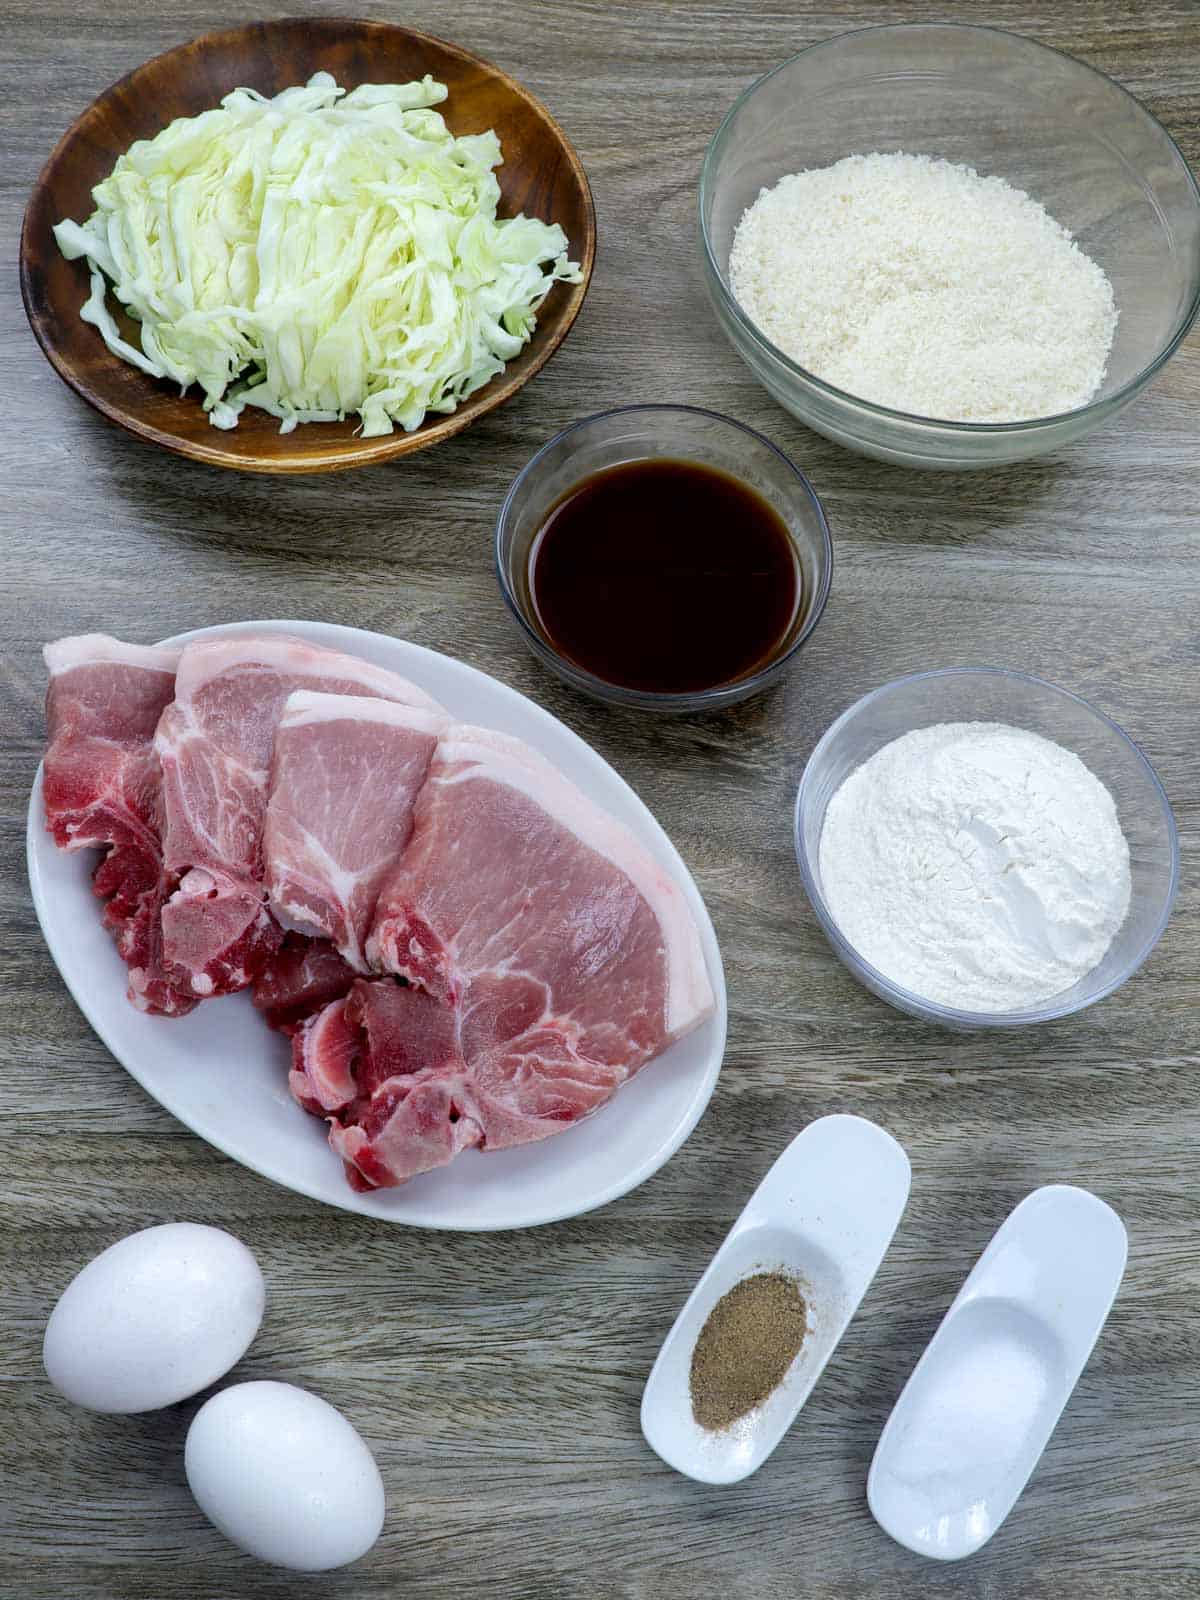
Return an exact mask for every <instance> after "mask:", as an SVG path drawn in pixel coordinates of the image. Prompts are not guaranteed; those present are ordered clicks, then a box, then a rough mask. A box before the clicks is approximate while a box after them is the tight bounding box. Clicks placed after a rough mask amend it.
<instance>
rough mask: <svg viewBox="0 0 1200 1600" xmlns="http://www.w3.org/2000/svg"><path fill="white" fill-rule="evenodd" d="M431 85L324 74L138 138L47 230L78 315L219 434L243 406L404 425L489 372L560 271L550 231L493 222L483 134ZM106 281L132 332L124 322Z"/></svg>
mask: <svg viewBox="0 0 1200 1600" xmlns="http://www.w3.org/2000/svg"><path fill="white" fill-rule="evenodd" d="M445 98H446V89H445V86H444V85H442V84H440V83H435V82H434V81H433V79H432V78H430V77H426V78H424V79H422V80H421V82H419V83H406V84H363V85H361V86H360V87H359V88H357V89H354V90H352V91H351V92H350V93H349V94H347V93H346V91H345V90H344V89H341V88H339V87H338V85H337V84H336V83H335V82H334V80H333V78H332V77H330V75H329V74H328V73H327V72H318V73H317V74H316V75H315V76H314V77H312V78H310V79H309V81H308V83H307V84H306V85H305V86H303V87H300V86H297V87H295V88H291V89H285V90H284V91H283V93H282V94H278V95H276V96H275V98H274V99H266V98H264V96H262V95H260V94H258V93H256V92H255V91H254V90H253V89H235V90H234V92H233V93H232V94H229V95H226V97H225V99H224V100H223V101H222V102H221V105H220V108H219V109H215V110H212V111H206V112H204V113H203V114H202V115H201V116H198V117H182V118H180V119H178V120H177V121H175V122H172V123H171V124H170V126H169V127H167V128H164V129H163V131H162V132H161V133H160V134H158V135H157V137H156V138H154V139H149V140H145V139H143V140H139V141H138V142H137V143H136V144H134V145H132V146H131V147H130V149H129V150H128V151H126V153H125V154H124V155H123V156H121V157H120V159H119V160H118V162H117V164H116V166H115V167H114V169H113V171H112V174H111V175H110V176H109V177H108V178H106V179H105V180H104V182H103V183H100V184H97V186H96V188H95V189H94V190H93V191H92V197H93V199H94V200H95V202H96V210H95V212H94V213H93V214H92V216H91V217H89V218H88V220H87V221H86V222H85V223H84V224H83V225H82V226H80V225H79V224H78V223H75V222H70V221H67V222H60V223H59V224H58V226H57V227H56V228H55V230H54V236H55V238H56V239H57V241H58V246H59V249H60V250H61V251H62V253H63V254H64V255H65V256H66V257H67V258H68V260H75V259H77V258H78V257H80V256H84V257H86V258H87V260H88V262H89V264H90V267H91V294H90V295H89V296H88V299H87V301H86V303H85V304H84V306H83V309H82V312H81V313H80V314H81V316H82V317H83V319H84V321H85V322H91V323H94V324H95V326H96V327H97V328H98V329H99V331H100V334H101V336H102V338H103V339H104V342H105V343H106V344H107V345H108V347H109V349H110V350H112V351H113V353H114V354H115V355H118V356H120V357H121V359H122V360H124V361H129V362H132V364H133V365H134V366H137V367H140V368H141V369H142V370H143V371H144V372H147V373H150V374H151V375H152V376H154V377H156V378H169V379H171V380H172V381H173V382H175V383H178V384H179V385H180V386H181V388H182V389H187V388H188V387H189V386H190V385H191V384H193V383H196V384H199V386H200V388H201V389H202V390H203V391H204V408H205V410H206V411H207V412H208V415H209V421H210V422H212V423H213V424H214V426H216V427H218V428H232V427H235V426H236V424H237V421H238V418H239V416H240V415H241V413H242V411H243V410H244V408H245V407H246V406H257V407H260V408H261V409H262V410H264V411H267V412H269V413H270V414H271V415H272V416H274V417H278V418H279V419H280V431H281V432H283V433H288V432H290V431H291V430H292V429H293V428H294V427H295V426H296V424H297V423H299V422H326V421H334V420H340V419H341V418H343V417H345V416H347V415H349V414H351V413H355V412H356V413H357V414H358V415H359V417H361V419H362V432H363V434H364V435H368V436H371V435H376V434H386V433H391V431H392V429H393V426H394V425H399V426H400V427H401V428H403V429H405V430H406V431H409V432H411V431H412V429H414V428H416V427H418V426H419V425H420V423H421V422H422V420H423V419H424V417H425V414H426V412H429V411H437V412H448V411H453V410H454V409H455V408H456V407H457V405H458V404H459V402H460V401H462V400H465V399H466V397H467V396H468V395H469V394H472V393H474V391H475V390H476V389H478V388H480V387H481V386H482V385H483V384H485V383H487V382H488V381H489V380H490V379H491V378H493V377H495V376H496V374H497V373H499V372H502V371H503V369H504V365H505V363H506V362H508V361H510V360H511V359H512V358H513V356H515V355H516V354H517V352H518V351H519V350H520V349H521V348H522V346H523V345H525V344H526V343H527V342H528V341H529V339H530V337H531V336H532V334H533V330H534V328H535V327H536V325H537V315H536V313H537V309H538V307H539V306H540V305H541V303H542V300H543V299H544V298H545V296H546V294H547V293H548V292H549V290H550V288H551V287H552V286H553V284H554V283H555V282H556V281H559V280H563V281H566V282H571V283H577V282H579V281H580V272H579V268H578V266H577V265H576V263H575V262H573V261H569V260H568V259H567V248H568V246H567V239H566V235H565V234H564V233H563V230H562V229H561V228H560V227H559V226H558V225H557V224H547V223H544V222H539V221H537V220H536V219H534V218H531V217H526V216H517V217H511V218H505V219H497V216H496V206H497V203H498V202H499V198H500V187H499V184H498V183H497V182H496V177H495V173H494V168H496V167H498V166H499V165H500V162H501V153H500V142H499V140H498V139H497V137H496V135H495V133H493V132H491V131H490V130H489V131H488V132H487V133H478V134H471V135H468V136H467V137H464V138H455V137H454V135H453V134H452V133H451V132H450V131H449V129H448V128H447V127H446V124H445V122H444V121H443V120H442V117H441V116H440V114H439V113H438V112H436V111H434V110H433V109H432V108H433V107H434V106H435V105H438V104H439V103H440V102H441V101H443V100H445ZM107 280H111V282H112V287H113V292H114V294H115V295H116V297H117V299H118V300H119V301H120V302H121V303H122V304H123V305H124V306H126V307H127V308H128V310H129V311H130V313H131V314H132V315H133V316H134V317H135V318H136V319H137V321H138V322H139V323H140V325H141V349H140V350H138V349H136V348H135V347H134V346H133V345H131V344H130V343H129V342H128V341H127V340H125V339H123V338H122V337H121V334H120V331H119V329H118V327H117V323H116V320H115V318H114V316H113V314H112V312H111V310H110V309H109V306H108V304H107V301H106V291H107V287H108V283H107Z"/></svg>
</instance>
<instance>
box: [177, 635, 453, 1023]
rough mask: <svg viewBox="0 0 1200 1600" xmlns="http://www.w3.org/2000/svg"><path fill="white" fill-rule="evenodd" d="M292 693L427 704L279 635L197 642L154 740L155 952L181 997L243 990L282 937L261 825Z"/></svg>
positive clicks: (367, 669) (368, 670)
mask: <svg viewBox="0 0 1200 1600" xmlns="http://www.w3.org/2000/svg"><path fill="white" fill-rule="evenodd" d="M296 689H316V690H321V691H323V692H324V693H327V694H352V695H363V696H369V697H378V698H382V699H385V700H396V701H400V702H402V703H404V704H407V705H416V706H424V707H426V708H427V709H430V710H436V709H437V706H436V703H435V702H434V701H432V700H430V698H429V696H428V695H426V694H425V693H424V691H423V690H421V689H418V688H417V687H416V686H415V684H411V683H409V682H408V681H407V679H404V678H401V677H398V676H397V675H396V674H395V673H392V672H387V671H385V670H384V669H383V668H381V667H374V666H372V665H371V664H370V663H369V662H366V661H362V660H359V659H358V658H356V657H353V656H346V655H341V654H340V653H339V652H337V651H334V650H324V649H321V648H320V647H318V646H316V645H310V644H306V643H305V642H304V641H303V640H301V639H292V638H288V637H286V636H285V635H282V634H268V635H263V636H260V637H256V636H253V635H245V634H243V635H239V636H233V637H229V638H222V639H203V640H197V641H196V642H195V643H194V644H190V645H188V646H187V647H186V648H185V650H184V651H183V654H182V656H181V657H180V661H179V669H178V672H177V674H176V680H175V699H174V702H173V703H172V704H171V705H169V706H168V707H167V708H166V710H165V711H164V712H163V715H162V719H161V721H160V722H159V725H158V732H157V734H156V736H155V741H154V745H155V749H156V751H157V752H158V756H159V760H160V762H161V764H162V776H163V803H164V820H165V826H164V832H163V856H164V861H165V864H166V868H167V871H168V872H169V873H172V874H173V875H174V876H175V879H176V881H177V882H178V888H177V889H176V891H175V893H174V894H173V895H172V896H171V898H170V899H169V900H168V902H167V904H166V905H165V906H164V907H163V916H162V926H163V948H164V953H165V957H166V960H167V962H168V963H170V965H171V967H172V969H173V970H174V971H175V972H176V973H177V974H178V981H179V983H180V984H181V986H183V987H184V988H186V989H187V990H188V991H189V992H190V993H192V994H195V995H198V996H200V997H202V998H203V997H205V996H208V995H215V994H229V993H232V992H233V991H234V990H236V989H242V988H245V987H246V985H247V984H248V983H250V982H251V981H252V980H253V978H254V976H255V974H256V972H258V971H260V970H261V968H262V967H263V966H264V965H265V963H266V962H267V960H268V959H269V958H270V955H271V953H272V951H274V950H275V949H276V948H277V947H278V945H279V941H280V931H279V928H278V927H277V925H276V924H275V922H274V920H273V918H272V917H271V915H270V912H269V911H268V909H267V904H266V899H265V892H264V889H263V885H262V876H263V863H262V828H263V818H264V814H265V811H266V804H267V783H268V776H269V768H270V761H271V751H272V746H273V744H274V738H275V727H276V724H277V723H278V721H279V716H280V713H281V711H282V709H283V704H284V702H285V700H286V699H287V697H288V695H289V694H291V693H292V692H293V690H296Z"/></svg>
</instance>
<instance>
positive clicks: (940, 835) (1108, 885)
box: [819, 722, 1130, 1011]
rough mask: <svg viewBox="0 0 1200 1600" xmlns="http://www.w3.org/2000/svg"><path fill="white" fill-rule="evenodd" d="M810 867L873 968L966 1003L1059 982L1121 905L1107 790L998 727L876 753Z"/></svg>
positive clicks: (959, 729)
mask: <svg viewBox="0 0 1200 1600" xmlns="http://www.w3.org/2000/svg"><path fill="white" fill-rule="evenodd" d="M819 864H820V876H821V888H822V891H823V893H824V896H825V899H826V902H827V903H828V906H829V909H830V911H831V912H832V914H833V918H834V921H835V922H836V923H837V925H838V927H839V928H840V929H841V931H842V932H843V933H844V934H845V936H846V938H847V939H848V940H849V941H850V942H851V944H853V945H854V947H855V949H856V950H858V951H859V953H860V954H861V955H862V956H864V957H865V959H866V960H867V961H869V962H870V963H871V965H872V966H873V967H876V968H877V969H878V970H879V971H880V972H882V973H883V974H884V976H885V977H888V978H890V979H891V980H892V982H893V983H897V984H900V985H901V986H902V987H903V988H905V989H909V990H911V991H912V992H913V993H914V994H918V995H921V996H922V997H923V998H924V999H926V1000H933V1001H936V1002H938V1003H939V1004H941V1005H948V1006H956V1007H959V1008H961V1009H965V1010H969V1011H1012V1010H1019V1009H1021V1008H1023V1007H1026V1006H1032V1005H1036V1004H1038V1003H1039V1002H1041V1001H1044V1000H1048V999H1049V998H1050V997H1051V996H1052V995H1055V994H1059V993H1061V991H1062V990H1064V989H1067V988H1070V986H1071V985H1072V984H1073V983H1074V982H1076V980H1077V979H1079V978H1081V977H1082V976H1083V975H1084V974H1085V973H1087V972H1090V971H1091V970H1092V968H1093V967H1094V966H1096V965H1097V964H1098V963H1099V962H1100V961H1101V959H1102V958H1103V956H1104V953H1105V951H1106V950H1107V949H1108V947H1109V945H1110V944H1111V943H1112V940H1113V936H1114V934H1115V933H1116V931H1117V929H1118V928H1119V927H1120V926H1121V923H1122V922H1123V921H1124V920H1125V913H1126V911H1127V910H1128V909H1129V893H1130V877H1129V846H1128V844H1127V842H1126V839H1125V835H1124V833H1123V832H1122V831H1121V825H1120V823H1119V821H1118V820H1117V809H1116V805H1115V804H1114V802H1113V798H1112V795H1111V794H1110V793H1109V792H1108V790H1107V789H1106V788H1105V786H1104V785H1103V784H1102V783H1101V782H1100V780H1099V779H1098V778H1097V777H1096V776H1095V775H1094V773H1092V772H1091V771H1089V769H1088V768H1087V767H1086V766H1084V764H1083V762H1082V761H1081V760H1080V759H1079V757H1078V756H1076V755H1073V754H1072V753H1071V752H1070V751H1069V750H1064V749H1063V748H1062V746H1061V745H1057V744H1054V743H1053V742H1052V741H1051V740H1049V739H1043V738H1042V737H1041V736H1040V735H1039V734H1036V733H1026V732H1023V731H1022V730H1021V729H1019V728H1010V727H1006V726H1005V725H1004V724H1003V723H999V722H950V723H941V724H939V725H938V726H936V727H932V728H919V729H917V730H916V731H914V732H913V733H906V734H904V735H903V737H901V738H899V739H894V740H893V741H892V743H891V744H888V745H885V746H884V748H883V749H882V750H879V751H877V752H876V753H875V755H873V756H872V757H871V758H870V759H869V760H868V761H865V762H864V763H863V764H862V766H861V767H859V768H858V769H857V770H856V771H854V772H852V773H851V774H850V776H849V777H848V778H847V779H846V781H845V782H844V783H843V784H842V786H841V788H840V789H839V790H838V791H837V793H836V794H835V795H834V797H833V799H832V800H831V801H830V802H829V807H828V809H827V811H826V813H825V824H824V828H823V830H822V833H821V842H820V863H819Z"/></svg>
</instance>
